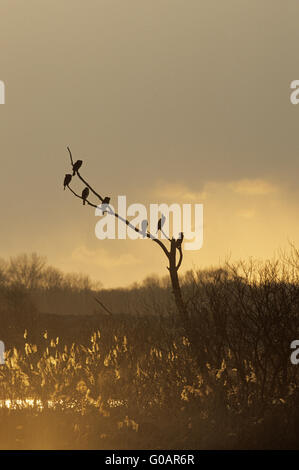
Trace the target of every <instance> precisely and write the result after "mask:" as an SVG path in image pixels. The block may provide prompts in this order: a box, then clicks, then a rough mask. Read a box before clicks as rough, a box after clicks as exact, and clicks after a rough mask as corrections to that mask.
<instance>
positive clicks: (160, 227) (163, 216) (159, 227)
mask: <svg viewBox="0 0 299 470" xmlns="http://www.w3.org/2000/svg"><path fill="white" fill-rule="evenodd" d="M165 221H166V217H165V215H164V214H162V217H161V218H160V219H159V221H158V227H157V233H158V231H159V230H161V229H162V227H163V225H164V224H165Z"/></svg>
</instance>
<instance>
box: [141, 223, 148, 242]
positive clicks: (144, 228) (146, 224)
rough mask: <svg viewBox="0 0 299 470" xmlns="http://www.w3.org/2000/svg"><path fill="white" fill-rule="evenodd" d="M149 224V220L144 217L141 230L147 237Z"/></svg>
mask: <svg viewBox="0 0 299 470" xmlns="http://www.w3.org/2000/svg"><path fill="white" fill-rule="evenodd" d="M147 226H148V221H147V220H146V219H144V220H143V221H142V222H141V232H142V235H143V238H144V237H146V229H147Z"/></svg>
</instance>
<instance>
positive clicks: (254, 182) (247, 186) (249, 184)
mask: <svg viewBox="0 0 299 470" xmlns="http://www.w3.org/2000/svg"><path fill="white" fill-rule="evenodd" d="M228 186H229V188H230V189H232V190H233V191H234V192H235V193H238V194H245V195H252V196H263V195H266V194H270V193H274V192H277V187H276V186H274V185H273V184H272V183H270V182H269V181H266V180H263V179H242V180H239V181H232V182H230V183H229V184H228Z"/></svg>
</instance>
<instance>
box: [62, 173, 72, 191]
mask: <svg viewBox="0 0 299 470" xmlns="http://www.w3.org/2000/svg"><path fill="white" fill-rule="evenodd" d="M71 181H72V175H70V174H69V173H68V174H66V175H65V177H64V182H63V186H64V189H65V187H66V186H68V185H69V184H70V182H71Z"/></svg>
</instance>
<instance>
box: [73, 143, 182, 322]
mask: <svg viewBox="0 0 299 470" xmlns="http://www.w3.org/2000/svg"><path fill="white" fill-rule="evenodd" d="M67 150H68V152H69V156H70V160H71V167H72V168H71V169H72V173H69V174H66V175H65V178H64V188H66V187H67V188H68V189H69V190H70V191H71V192H72V193H73V195H74V196H76V197H77V198H79V199H81V200H82V201H83V204H87V205H89V206H91V207H94V208H97V207H98V205H97V204H94V203H92V202H91V201H90V200H89V199H88V197H89V195H90V194H91V193H92V194H93V195H94V196H95V197H96V198H97V199H99V201H101V204H104V205H106V206H109V202H110V198H109V197H102V196H101V195H100V194H99V193H98V192H97V191H95V189H94V188H93V187H92V186H91V185H90V184H89V183H88V182H87V181H86V180H85V178H83V177H82V175H81V174H80V172H79V169H80V168H81V166H82V160H77V161H76V162H74V160H73V156H72V152H71V150H70V148H69V147H67ZM73 176H77V177H78V178H79V179H80V180H81V181H82V183H83V184H84V185H85V188H84V189H83V191H82V194H81V195H80V194H78V193H76V192H75V191H74V190H73V189H72V188H71V186H70V183H71V181H72V177H73ZM107 213H109V214H110V215H112V216H114V217H116V218H117V219H120V220H122V221H123V222H124V223H125V224H126V225H127V226H128V227H130V228H131V229H132V230H134V231H135V232H138V233H140V234H142V235H143V236H145V237H147V238H149V239H151V240H152V241H153V242H155V243H156V244H157V245H159V247H160V248H161V249H162V251H163V253H164V255H165V256H166V257H167V260H168V263H169V265H168V266H167V269H168V271H169V275H170V280H171V285H172V291H173V295H174V300H175V303H176V307H177V310H178V314H179V318H180V320H181V322H182V324H183V326H185V327H186V326H187V323H188V314H187V308H186V305H185V303H184V301H183V297H182V291H181V286H180V282H179V277H178V270H179V268H180V267H181V264H182V261H183V250H182V242H183V238H184V234H183V232H181V233H180V237H179V238H177V239H175V238H173V237H172V238H171V239H170V238H168V237H167V240H168V242H169V248H167V246H166V245H165V244H164V243H163V242H162V241H161V240H159V239H158V238H157V237H156V236H154V235H152V234H151V233H150V231H148V230H147V229H145V230H144V229H143V230H140V229H139V228H138V227H134V225H132V224H131V223H130V222H129V221H128V220H127V219H124V218H123V217H121V216H120V215H119V214H118V213H117V212H115V211H113V210H112V208H110V207H109V211H108V210H107ZM160 220H161V219H160ZM158 229H160V230H161V223H160V224H158Z"/></svg>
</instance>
